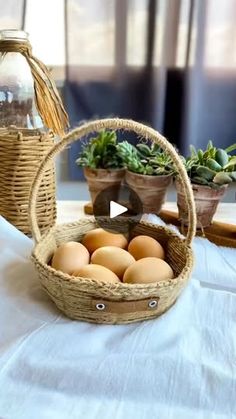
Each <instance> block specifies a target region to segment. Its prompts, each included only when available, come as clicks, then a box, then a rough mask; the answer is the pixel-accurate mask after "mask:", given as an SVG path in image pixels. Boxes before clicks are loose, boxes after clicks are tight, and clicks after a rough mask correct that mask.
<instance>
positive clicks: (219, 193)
mask: <svg viewBox="0 0 236 419" xmlns="http://www.w3.org/2000/svg"><path fill="white" fill-rule="evenodd" d="M175 185H176V189H177V205H178V209H179V220H180V221H181V222H182V223H183V224H184V225H188V211H187V204H186V202H185V197H184V191H183V187H182V185H181V183H180V181H179V180H176V181H175ZM227 187H228V185H222V186H221V187H220V188H219V189H213V188H210V187H209V186H205V185H197V184H192V189H193V195H194V200H195V206H196V214H197V228H199V229H200V228H205V227H209V225H211V223H212V219H213V217H214V214H215V212H216V209H217V206H218V204H219V202H220V200H221V198H222V197H223V196H224V194H225V192H226V189H227Z"/></svg>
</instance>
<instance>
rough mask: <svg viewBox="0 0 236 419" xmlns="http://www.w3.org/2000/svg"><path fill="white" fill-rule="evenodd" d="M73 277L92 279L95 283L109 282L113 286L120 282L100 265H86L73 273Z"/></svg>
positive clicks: (112, 273)
mask: <svg viewBox="0 0 236 419" xmlns="http://www.w3.org/2000/svg"><path fill="white" fill-rule="evenodd" d="M73 276H80V277H82V278H88V279H94V280H95V281H103V282H111V283H113V284H115V283H117V282H120V280H119V278H118V276H116V274H114V272H112V271H110V270H109V269H107V268H105V267H104V266H100V265H86V266H83V267H82V268H81V269H78V270H76V271H75V272H73Z"/></svg>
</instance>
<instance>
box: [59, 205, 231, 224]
mask: <svg viewBox="0 0 236 419" xmlns="http://www.w3.org/2000/svg"><path fill="white" fill-rule="evenodd" d="M86 203H87V201H58V206H57V208H58V218H57V222H58V224H61V223H67V222H70V221H76V220H78V219H79V218H83V217H89V216H88V215H85V214H84V210H83V208H84V204H86ZM163 209H165V210H169V211H176V212H177V205H176V203H175V202H166V203H165V204H164V206H163ZM214 219H215V220H216V221H221V222H225V223H229V224H236V203H221V204H219V206H218V209H217V212H216V215H215V218H214Z"/></svg>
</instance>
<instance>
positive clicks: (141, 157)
mask: <svg viewBox="0 0 236 419" xmlns="http://www.w3.org/2000/svg"><path fill="white" fill-rule="evenodd" d="M117 149H118V153H119V155H120V157H121V158H122V160H123V164H124V166H125V167H126V169H127V171H126V176H125V180H126V183H127V184H128V185H129V186H130V187H131V188H132V189H133V190H134V191H135V192H136V193H137V194H138V195H139V197H140V199H141V201H142V204H143V212H145V213H155V214H158V213H159V212H160V210H161V207H162V204H163V203H164V201H165V197H166V191H167V188H168V186H169V185H170V183H171V181H172V175H173V167H172V163H171V158H170V157H169V156H168V155H167V154H166V153H164V152H163V151H162V150H161V149H160V147H159V146H158V145H156V144H155V143H152V144H151V145H149V144H148V143H144V142H140V143H139V144H137V145H136V146H134V145H132V144H130V143H128V142H127V141H123V142H122V143H120V144H118V146H117Z"/></svg>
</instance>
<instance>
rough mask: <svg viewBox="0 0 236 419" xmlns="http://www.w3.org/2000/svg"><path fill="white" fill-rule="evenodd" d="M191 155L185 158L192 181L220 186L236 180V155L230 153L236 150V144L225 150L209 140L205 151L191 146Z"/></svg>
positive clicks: (215, 186) (214, 186)
mask: <svg viewBox="0 0 236 419" xmlns="http://www.w3.org/2000/svg"><path fill="white" fill-rule="evenodd" d="M190 150H191V155H190V156H189V157H187V158H186V159H185V166H186V169H187V172H188V175H189V177H190V179H191V181H192V183H197V184H200V185H206V186H210V187H211V188H219V187H220V186H222V185H226V184H228V183H231V182H233V181H236V156H235V155H230V154H229V153H230V152H231V151H233V150H236V144H232V145H231V146H230V147H228V148H226V149H225V150H223V149H222V148H216V147H215V146H214V145H213V143H212V141H209V143H208V145H207V148H206V150H205V151H203V150H201V149H199V150H196V149H195V147H193V146H191V147H190Z"/></svg>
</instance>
